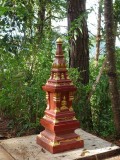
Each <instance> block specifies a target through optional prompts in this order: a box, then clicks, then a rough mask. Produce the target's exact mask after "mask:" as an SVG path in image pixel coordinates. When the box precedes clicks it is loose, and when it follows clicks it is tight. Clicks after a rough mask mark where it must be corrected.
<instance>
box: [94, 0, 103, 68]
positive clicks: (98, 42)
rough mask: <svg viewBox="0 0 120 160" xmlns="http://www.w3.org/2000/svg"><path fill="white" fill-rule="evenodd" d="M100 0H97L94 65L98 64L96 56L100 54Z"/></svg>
mask: <svg viewBox="0 0 120 160" xmlns="http://www.w3.org/2000/svg"><path fill="white" fill-rule="evenodd" d="M101 2H102V1H101V0H98V5H99V6H98V20H97V36H96V56H95V61H96V66H97V65H98V58H99V55H100V40H101V35H100V28H101V10H102V4H101Z"/></svg>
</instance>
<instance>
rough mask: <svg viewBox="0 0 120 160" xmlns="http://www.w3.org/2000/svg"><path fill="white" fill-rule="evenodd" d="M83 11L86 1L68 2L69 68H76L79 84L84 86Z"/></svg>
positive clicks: (86, 73)
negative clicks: (78, 74) (78, 73)
mask: <svg viewBox="0 0 120 160" xmlns="http://www.w3.org/2000/svg"><path fill="white" fill-rule="evenodd" d="M85 11H86V0H84V1H83V0H74V1H73V0H68V29H69V34H70V46H71V50H70V55H69V66H70V67H73V68H78V71H79V72H80V75H81V77H80V82H82V84H85V85H86V84H88V82H89V50H88V29H87V22H86V19H85V14H86V13H85ZM75 22H76V24H74V23H75ZM76 25H77V27H76Z"/></svg>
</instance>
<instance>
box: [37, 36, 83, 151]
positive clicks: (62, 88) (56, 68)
mask: <svg viewBox="0 0 120 160" xmlns="http://www.w3.org/2000/svg"><path fill="white" fill-rule="evenodd" d="M42 88H43V90H44V91H45V92H46V100H47V108H46V110H45V115H44V117H43V118H42V119H41V120H40V123H41V125H42V126H43V127H44V128H45V130H44V131H42V132H41V133H40V134H39V135H38V136H37V144H39V145H41V146H42V147H43V148H45V149H46V150H48V151H49V152H51V153H59V152H63V151H68V150H71V149H75V148H81V147H83V146H84V141H83V140H82V139H81V138H80V136H79V135H77V134H76V133H75V132H74V131H75V129H77V128H79V126H80V124H79V122H78V121H77V119H76V118H75V113H74V111H73V108H72V101H73V98H74V97H73V95H74V92H75V91H76V87H75V86H74V85H73V83H72V81H71V80H70V79H69V76H68V73H67V69H66V64H65V59H64V55H63V52H62V40H61V39H60V38H58V39H57V51H56V55H55V60H54V62H53V65H52V71H51V76H50V78H49V79H48V81H47V83H46V85H45V86H43V87H42Z"/></svg>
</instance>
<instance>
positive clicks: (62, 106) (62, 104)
mask: <svg viewBox="0 0 120 160" xmlns="http://www.w3.org/2000/svg"><path fill="white" fill-rule="evenodd" d="M66 109H68V108H67V101H66V97H65V96H64V97H63V100H62V102H61V108H60V110H66Z"/></svg>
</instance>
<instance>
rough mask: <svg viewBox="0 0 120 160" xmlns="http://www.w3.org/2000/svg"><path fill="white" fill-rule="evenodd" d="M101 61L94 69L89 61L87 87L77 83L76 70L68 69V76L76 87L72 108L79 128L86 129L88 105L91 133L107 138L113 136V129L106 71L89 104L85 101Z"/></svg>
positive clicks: (78, 74) (101, 58)
mask: <svg viewBox="0 0 120 160" xmlns="http://www.w3.org/2000/svg"><path fill="white" fill-rule="evenodd" d="M103 60H104V57H102V56H101V57H100V60H99V64H98V67H97V68H96V67H95V65H94V59H91V61H90V83H89V85H86V86H84V85H82V84H80V83H78V82H77V79H78V78H79V76H80V73H79V72H78V71H77V69H70V70H69V75H70V78H71V79H72V80H73V82H74V84H75V85H76V87H77V92H76V94H75V99H74V102H73V108H74V111H75V112H76V116H77V119H79V120H80V122H81V127H82V128H84V129H86V128H85V126H87V125H86V123H88V121H86V119H87V118H86V117H84V115H85V112H87V110H88V105H89V107H91V110H92V122H93V132H94V133H96V134H97V135H100V136H103V137H107V136H110V135H114V134H115V128H114V122H113V113H112V107H111V102H110V98H109V84H108V77H107V74H106V70H104V72H103V74H102V76H101V79H100V82H99V83H98V84H97V87H96V90H95V92H94V93H93V95H92V97H91V99H90V102H89V101H88V102H87V101H86V99H87V97H88V96H89V93H90V91H91V89H92V85H93V83H94V81H95V80H96V77H97V75H98V73H99V70H100V67H101V66H102V63H103ZM86 96H87V97H86ZM85 106H86V108H85Z"/></svg>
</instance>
